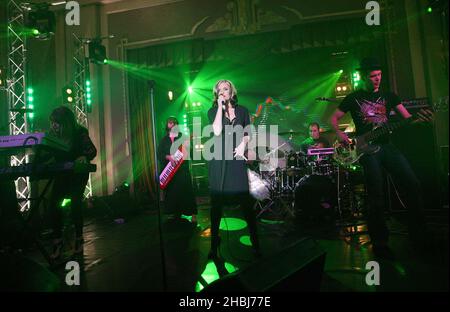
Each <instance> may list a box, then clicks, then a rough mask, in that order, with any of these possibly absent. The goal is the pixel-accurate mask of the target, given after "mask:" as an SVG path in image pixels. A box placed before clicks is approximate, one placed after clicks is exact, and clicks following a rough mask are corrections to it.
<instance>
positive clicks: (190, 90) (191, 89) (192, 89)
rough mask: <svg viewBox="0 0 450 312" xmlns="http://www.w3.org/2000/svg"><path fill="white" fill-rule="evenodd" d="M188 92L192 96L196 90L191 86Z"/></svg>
mask: <svg viewBox="0 0 450 312" xmlns="http://www.w3.org/2000/svg"><path fill="white" fill-rule="evenodd" d="M188 91H189V93H190V94H192V93H193V92H194V88H192V86H189V87H188Z"/></svg>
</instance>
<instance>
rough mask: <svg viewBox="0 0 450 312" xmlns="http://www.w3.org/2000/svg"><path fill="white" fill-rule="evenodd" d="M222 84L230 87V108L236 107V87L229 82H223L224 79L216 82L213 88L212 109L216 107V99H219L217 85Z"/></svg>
mask: <svg viewBox="0 0 450 312" xmlns="http://www.w3.org/2000/svg"><path fill="white" fill-rule="evenodd" d="M223 82H226V83H228V85H229V86H230V89H231V98H230V103H231V106H233V107H236V105H237V103H238V97H237V90H236V87H235V86H234V84H233V83H232V82H231V81H230V80H225V79H222V80H219V81H217V82H216V84H215V86H214V88H213V94H214V100H213V107H217V99H218V98H219V85H220V84H221V83H223Z"/></svg>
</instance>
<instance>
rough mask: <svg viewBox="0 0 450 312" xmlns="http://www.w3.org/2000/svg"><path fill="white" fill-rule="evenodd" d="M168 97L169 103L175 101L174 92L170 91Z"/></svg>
mask: <svg viewBox="0 0 450 312" xmlns="http://www.w3.org/2000/svg"><path fill="white" fill-rule="evenodd" d="M167 96H168V97H169V101H172V100H173V92H172V91H169V92H168V93H167Z"/></svg>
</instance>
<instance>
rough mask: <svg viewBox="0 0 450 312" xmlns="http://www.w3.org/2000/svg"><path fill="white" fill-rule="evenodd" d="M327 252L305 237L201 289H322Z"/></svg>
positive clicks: (253, 290) (234, 290) (280, 290)
mask: <svg viewBox="0 0 450 312" xmlns="http://www.w3.org/2000/svg"><path fill="white" fill-rule="evenodd" d="M325 255H326V254H325V252H324V251H322V250H321V248H320V247H319V246H318V244H317V243H316V242H315V241H314V240H312V239H310V238H303V239H301V240H299V241H297V242H296V243H294V244H292V245H290V246H289V247H288V248H286V249H284V250H282V251H281V252H279V253H277V254H274V255H271V256H268V257H266V258H263V259H261V260H260V261H258V262H256V263H254V264H251V265H250V266H249V267H247V268H245V269H243V270H240V271H237V272H234V273H232V274H229V275H227V276H225V277H223V278H221V279H219V280H216V281H214V282H212V283H211V284H210V285H208V286H207V287H205V288H204V289H203V291H202V292H227V291H233V292H245V291H249V292H266V291H274V292H289V291H293V292H295V291H319V290H320V284H321V280H322V273H323V268H324V264H325Z"/></svg>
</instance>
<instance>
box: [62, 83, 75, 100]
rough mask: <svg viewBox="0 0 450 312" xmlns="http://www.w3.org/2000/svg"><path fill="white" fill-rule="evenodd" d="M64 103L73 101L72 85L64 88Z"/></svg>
mask: <svg viewBox="0 0 450 312" xmlns="http://www.w3.org/2000/svg"><path fill="white" fill-rule="evenodd" d="M62 96H63V104H72V103H73V88H72V87H71V86H65V87H64V88H63V89H62Z"/></svg>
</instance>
